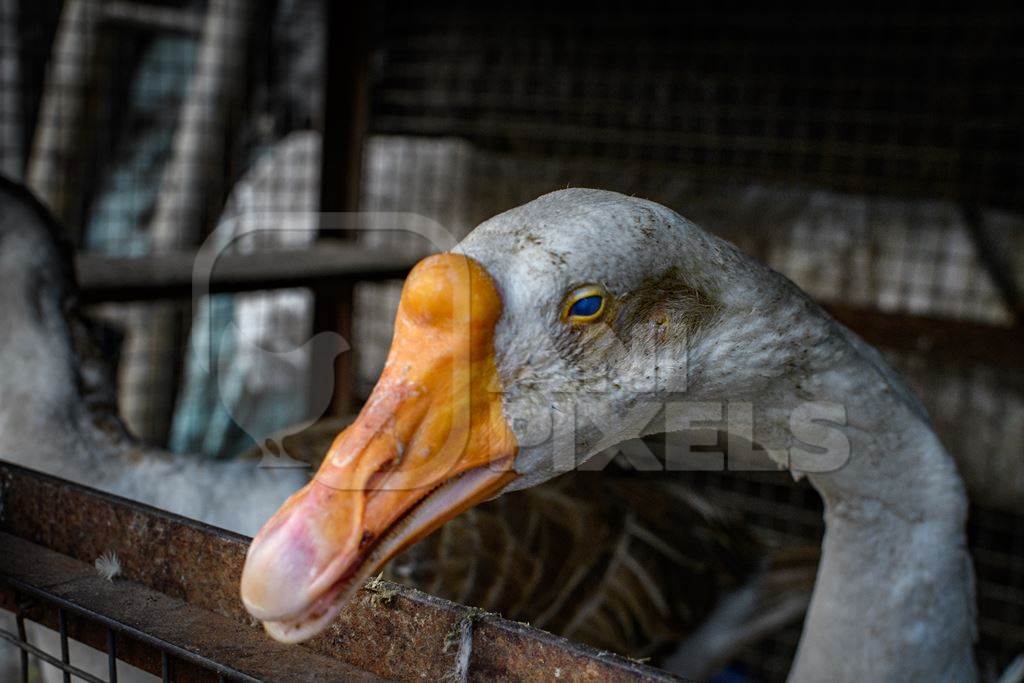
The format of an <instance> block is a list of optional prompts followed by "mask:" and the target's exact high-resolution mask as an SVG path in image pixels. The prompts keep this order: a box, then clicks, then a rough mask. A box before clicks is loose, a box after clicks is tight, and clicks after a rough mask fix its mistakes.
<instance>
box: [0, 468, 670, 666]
mask: <svg viewBox="0 0 1024 683" xmlns="http://www.w3.org/2000/svg"><path fill="white" fill-rule="evenodd" d="M248 542H249V539H247V538H245V537H243V536H239V535H237V534H233V533H229V532H226V531H223V530H220V529H216V528H214V527H210V526H208V525H205V524H202V523H199V522H195V521H192V520H189V519H185V518H183V517H179V516H176V515H173V514H169V513H166V512H163V511H161V510H157V509H154V508H151V507H148V506H146V505H142V504H138V503H134V502H131V501H127V500H124V499H121V498H118V497H116V496H111V495H108V494H105V493H101V492H98V491H95V490H92V489H88V488H86V487H83V486H79V485H77V484H73V483H71V482H67V481H64V480H61V479H57V478H55V477H50V476H47V475H43V474H39V473H36V472H33V471H31V470H27V469H24V468H21V467H18V466H15V465H11V464H7V463H4V462H2V461H0V548H3V551H2V552H0V608H2V609H5V610H7V611H10V612H14V613H16V614H17V615H19V617H20V618H19V620H18V626H19V629H18V631H19V633H12V632H5V633H4V634H2V635H0V639H2V640H4V641H7V642H6V643H0V645H2V646H7V647H9V646H10V645H9V644H8V643H11V642H13V643H14V644H15V645H16V646H18V647H20V648H22V651H23V652H24V653H25V655H24V656H23V658H22V659H23V660H26V659H27V658H28V654H32V655H35V656H41V655H40V653H39V652H36V651H35V650H37V649H39V648H35V649H32V648H34V646H32V645H27V646H26V644H25V641H26V638H25V631H24V625H25V621H32V622H37V623H40V624H42V625H44V626H47V627H49V628H51V629H54V630H57V631H58V632H59V634H60V639H61V642H62V643H63V644H64V647H62V648H61V649H62V653H61V655H63V656H57V655H55V654H54V653H52V652H51V653H49V654H48V656H49V657H50V659H46V658H45V657H43V659H44V660H45V661H47V662H48V663H50V664H53V665H55V666H57V667H58V668H59V669H61V670H62V671H63V672H65V674H66V676H67V677H68V678H70V676H72V675H74V676H77V677H78V678H83V679H84V680H87V681H101V682H102V681H103V679H102V678H98V677H96V676H95V674H92V677H89V676H88V675H87V676H82V673H85V672H80V671H76V670H75V662H74V661H70V662H69V661H68V657H67V646H66V644H67V642H68V640H69V639H71V640H75V641H79V642H82V643H85V644H87V645H89V646H90V647H92V648H95V649H96V650H99V651H101V652H105V653H107V657H108V660H109V662H110V666H111V671H112V672H113V673H114V674H115V675H116V671H113V668H112V667H113V664H114V660H115V659H117V660H121V661H125V662H127V663H129V664H131V665H133V666H136V667H138V668H140V669H143V670H145V671H149V672H152V673H154V674H156V675H157V676H163V678H164V680H168V681H170V680H173V681H179V682H182V681H213V680H243V681H256V680H260V681H262V680H282V681H294V680H303V681H308V680H325V681H326V680H346V681H347V680H379V679H390V680H412V679H416V680H442V679H448V680H451V679H453V678H454V679H456V680H457V679H460V678H461V679H466V678H473V679H479V678H493V677H498V678H503V679H505V680H549V679H554V678H558V679H560V680H567V681H661V680H674V679H673V678H672V677H671V676H669V675H668V674H666V673H664V672H661V671H658V670H657V669H653V668H651V667H648V666H644V665H643V664H640V663H637V662H634V661H632V660H628V659H625V658H622V657H619V656H617V655H613V654H609V653H605V652H599V651H597V650H594V649H593V648H589V647H586V646H583V645H580V644H577V643H574V642H572V641H569V640H567V639H564V638H560V637H557V636H554V635H551V634H548V633H545V632H543V631H539V630H537V629H534V628H531V627H529V626H527V625H524V624H519V623H515V622H511V621H508V620H505V619H502V618H501V617H499V616H496V615H491V614H480V613H479V612H478V611H477V610H474V609H472V608H469V607H464V606H461V605H457V604H454V603H451V602H448V601H446V600H441V599H439V598H434V597H432V596H429V595H425V594H423V593H420V592H418V591H415V590H412V589H410V588H406V587H403V586H400V585H397V584H391V583H387V582H383V581H381V582H377V583H375V585H374V586H372V587H370V588H364V589H363V590H362V591H360V592H359V594H358V595H357V596H356V598H355V599H354V600H353V601H352V603H351V604H350V605H349V606H348V607H347V608H346V609H345V610H343V612H342V614H341V615H340V616H339V618H338V619H337V620H336V621H335V622H334V623H333V624H332V625H331V626H330V627H329V628H328V629H327V631H326V632H325V633H324V634H323V635H321V636H318V637H317V638H314V639H312V640H311V641H309V642H308V643H306V644H303V645H301V646H286V645H281V644H279V643H276V642H274V641H272V640H271V639H269V638H268V637H267V636H266V635H265V634H264V633H263V632H262V630H261V629H260V628H259V626H258V624H256V623H254V622H253V620H252V619H251V618H250V617H249V615H248V614H247V613H246V612H245V611H244V609H243V607H242V605H241V602H240V600H239V598H238V580H239V577H240V575H241V569H242V562H243V560H244V557H245V550H246V547H247V545H248ZM109 553H113V554H116V556H117V558H118V560H119V563H120V566H121V575H120V576H119V577H118V578H115V579H114V580H113V581H110V580H108V579H106V578H104V577H103V576H101V575H100V573H99V572H98V571H97V570H96V568H95V567H94V566H93V564H92V563H93V562H94V561H95V559H96V558H98V557H100V556H101V555H103V554H109ZM109 680H115V679H114V678H110V679H109Z"/></svg>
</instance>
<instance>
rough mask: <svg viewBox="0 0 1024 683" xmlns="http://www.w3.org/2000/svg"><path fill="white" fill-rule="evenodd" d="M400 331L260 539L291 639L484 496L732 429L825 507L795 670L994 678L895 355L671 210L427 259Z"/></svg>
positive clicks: (261, 595)
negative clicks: (655, 443) (597, 461)
mask: <svg viewBox="0 0 1024 683" xmlns="http://www.w3.org/2000/svg"><path fill="white" fill-rule="evenodd" d="M581 291H583V292H584V293H583V294H579V292H581ZM595 292H597V294H595ZM587 296H599V297H600V298H601V302H600V303H601V305H600V307H598V308H596V309H595V306H593V305H591V303H592V302H587V305H586V306H583V307H582V308H579V311H581V313H579V314H578V313H576V311H577V307H576V305H575V304H576V302H578V301H582V300H583V299H584V298H586V297H587ZM459 302H462V303H461V304H460V303H459ZM595 310H596V311H597V312H596V313H594V311H595ZM395 329H396V331H395V338H394V341H393V345H392V351H391V354H390V356H389V360H388V364H387V366H386V367H385V370H384V372H383V374H382V376H381V379H380V381H379V382H378V385H377V387H376V389H375V390H374V393H373V395H372V396H371V398H370V401H369V402H368V404H367V406H366V407H365V408H364V410H363V412H362V413H361V415H360V417H359V419H358V420H357V422H356V423H355V424H354V425H353V426H352V427H350V428H349V429H348V430H346V432H344V433H343V434H342V435H341V436H340V437H339V438H338V439H337V440H336V441H335V443H334V445H333V446H332V449H331V452H330V453H329V454H328V457H327V458H326V459H325V461H324V464H323V465H322V466H321V469H320V472H319V473H318V474H317V476H316V477H315V478H314V479H313V481H312V482H311V483H310V484H309V485H307V486H306V487H305V488H304V489H303V490H302V491H301V492H300V493H298V494H296V495H295V496H293V497H292V498H291V499H290V500H289V502H288V503H287V504H286V505H285V506H283V507H282V509H281V510H280V511H278V513H277V515H275V517H274V518H273V519H272V520H271V521H270V522H269V523H268V524H267V525H266V526H265V527H264V529H263V530H262V531H261V532H260V534H259V535H258V536H257V538H256V539H255V541H254V543H253V545H252V546H251V548H250V552H249V556H248V559H247V564H246V568H245V571H244V573H243V580H242V595H243V601H244V602H245V603H246V606H247V608H248V609H249V610H250V612H251V613H252V614H253V615H254V616H257V617H258V618H260V619H261V620H263V621H264V623H265V625H266V627H267V629H268V631H269V632H270V633H271V634H272V635H274V636H275V637H277V638H279V639H281V640H285V641H293V640H301V639H303V638H305V637H308V636H310V635H312V634H313V633H315V632H317V631H318V630H319V629H321V628H323V627H324V626H325V625H326V623H327V622H328V621H329V620H330V618H331V617H332V616H333V614H335V613H336V611H337V609H340V605H341V604H343V603H344V601H345V600H346V599H347V596H348V595H350V594H351V591H352V590H354V588H353V587H352V586H354V585H357V584H358V583H359V581H358V579H359V578H360V577H362V576H366V575H368V574H369V573H372V572H373V571H374V570H375V569H376V568H377V567H378V566H380V565H381V564H382V563H383V562H384V561H386V560H387V559H388V558H389V557H391V556H393V555H395V554H397V553H398V552H400V551H401V550H402V549H403V548H404V547H406V546H408V545H410V544H411V543H412V542H414V541H415V540H417V539H418V538H420V537H422V535H424V534H425V533H426V532H428V531H429V530H430V529H432V528H434V527H436V526H437V525H439V524H440V523H442V522H443V521H444V520H445V519H447V518H448V517H451V516H452V515H454V514H458V513H459V512H461V511H462V510H464V509H465V508H466V507H469V506H472V505H473V504H475V503H478V502H480V501H481V500H482V499H485V498H487V497H490V496H493V495H494V494H495V493H497V492H500V491H511V490H516V489H522V488H528V487H531V486H535V485H537V484H540V483H541V482H544V481H546V480H548V479H551V478H553V477H555V476H558V475H560V474H563V473H564V472H566V471H568V470H571V469H572V468H573V466H574V465H576V464H577V463H579V462H584V461H587V460H588V459H590V458H592V457H593V456H594V455H595V454H597V453H599V452H601V451H603V450H604V449H606V448H608V447H609V446H612V445H614V444H617V443H620V442H622V441H624V440H626V439H629V438H634V437H637V436H641V435H644V434H653V433H659V432H668V433H670V434H685V435H688V437H687V438H690V439H692V438H693V434H694V430H695V428H698V427H700V426H702V425H704V424H707V423H708V422H712V423H716V422H717V423H719V424H722V423H724V428H725V429H726V430H727V431H728V432H729V433H730V434H736V435H738V436H740V437H742V438H745V439H747V440H749V441H751V442H753V443H756V444H758V445H759V446H761V447H762V448H761V449H760V450H754V451H751V453H750V454H749V455H750V457H751V458H752V459H753V461H760V462H761V463H762V464H766V463H771V464H774V465H776V466H779V467H783V468H787V469H789V470H790V471H791V472H792V473H793V474H794V476H798V477H799V476H806V477H808V479H809V480H810V482H811V484H812V485H813V486H814V487H815V488H816V489H817V490H818V492H819V493H820V494H821V496H822V498H823V500H824V503H825V509H826V513H825V517H826V527H827V530H826V534H825V538H824V541H823V546H822V561H821V565H820V568H819V571H818V576H817V582H816V585H815V588H814V594H813V597H812V600H811V605H810V609H809V611H808V616H807V619H806V621H805V625H804V631H803V635H802V638H801V642H800V646H799V649H798V653H797V657H796V661H795V662H794V664H793V668H792V670H791V673H790V678H791V679H792V680H797V681H814V680H849V681H862V680H877V681H903V680H973V679H974V678H975V676H976V673H975V667H974V660H973V653H972V644H973V639H974V596H973V575H972V568H971V563H970V558H969V555H968V553H967V549H966V538H965V532H964V521H965V515H966V496H965V492H964V488H963V485H962V482H961V480H960V478H959V476H958V474H957V472H956V467H955V465H954V463H953V461H952V459H951V458H950V457H949V455H948V454H947V453H946V451H945V450H944V449H943V447H942V445H941V443H940V442H939V440H938V438H937V437H936V436H935V434H934V432H933V430H932V428H931V426H930V424H929V421H928V418H927V416H926V415H925V412H924V410H923V409H922V408H921V406H920V404H919V403H918V401H917V400H916V398H915V397H914V396H913V394H912V393H911V392H910V391H909V390H908V389H907V388H906V386H905V385H904V384H903V382H902V381H901V380H900V378H899V377H897V376H896V374H895V373H894V372H892V371H891V370H890V369H889V368H888V366H887V365H886V364H885V362H884V361H883V360H882V359H881V357H880V355H879V354H878V353H877V352H876V351H875V350H874V349H872V348H870V347H869V346H867V345H866V344H865V343H863V342H862V341H861V340H859V339H858V338H857V337H856V336H855V335H854V334H853V333H852V332H850V331H849V330H847V329H846V328H844V327H842V326H841V325H839V324H838V323H837V322H835V321H834V320H833V319H831V318H830V317H829V316H828V315H827V314H826V313H825V312H824V311H823V310H822V309H820V308H819V307H818V306H817V305H816V304H814V303H813V302H812V301H811V300H810V299H809V298H808V297H807V296H806V295H804V294H803V293H802V292H801V291H800V290H799V289H798V288H797V287H796V286H795V285H793V284H792V283H790V282H789V281H788V280H786V279H785V278H784V277H782V276H781V275H779V274H777V273H775V272H773V271H771V270H769V269H767V268H766V267H764V266H762V265H760V264H758V263H756V262H754V261H753V260H751V259H749V258H747V257H746V256H744V255H743V254H741V253H740V252H739V251H737V250H736V249H735V248H734V247H732V246H731V245H729V244H727V243H725V242H723V241H721V240H719V239H717V238H714V237H712V236H710V235H709V234H707V233H705V232H703V231H702V230H701V229H699V228H698V227H696V226H694V225H693V224H691V223H689V222H687V221H686V220H685V219H683V218H681V217H680V216H679V215H678V214H675V213H674V212H672V211H670V210H669V209H667V208H665V207H663V206H660V205H658V204H654V203H652V202H647V201H644V200H640V199H636V198H632V197H626V196H623V195H619V194H616V193H611V192H603V191H596V190H579V189H576V190H564V191H560V192H555V193H552V194H549V195H545V196H543V197H541V198H539V199H537V200H535V201H533V202H531V203H529V204H526V205H524V206H522V207H519V208H516V209H513V210H511V211H508V212H506V213H503V214H500V215H499V216H496V217H495V218H493V219H491V220H489V221H486V222H485V223H483V224H481V225H480V226H478V227H477V228H476V229H475V230H474V231H473V232H472V233H470V235H469V236H468V237H467V238H466V239H465V240H464V241H463V242H462V243H460V244H459V245H458V246H457V247H456V249H455V250H454V251H453V252H452V253H449V254H442V255H438V256H433V257H430V258H428V259H426V260H425V261H424V262H423V263H421V264H420V265H419V266H417V268H416V269H414V270H413V272H412V273H411V274H410V277H409V279H408V280H407V282H406V285H405V289H404V290H403V296H402V302H401V304H400V307H399V312H398V316H397V319H396V324H395ZM459 425H461V426H459ZM453 428H455V431H454V432H453V431H452V430H453ZM446 429H447V430H448V432H451V433H458V434H462V435H464V439H462V440H456V441H455V442H453V441H451V440H448V439H447V438H446V436H445V434H442V432H445V430H446ZM670 438H671V437H670ZM669 457H671V454H670V455H669ZM398 484H401V485H400V486H398ZM376 539H380V540H379V541H378V540H376ZM299 548H306V549H307V551H305V553H304V554H303V553H300V552H299V551H298V549H299ZM308 577H314V578H313V579H312V580H311V579H309V578H308ZM269 586H274V587H275V589H276V593H271V592H269V590H268V587H269ZM313 615H316V616H313Z"/></svg>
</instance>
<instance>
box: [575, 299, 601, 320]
mask: <svg viewBox="0 0 1024 683" xmlns="http://www.w3.org/2000/svg"><path fill="white" fill-rule="evenodd" d="M602 305H604V298H603V297H601V295H600V294H593V295H591V296H585V297H583V298H582V299H580V300H578V301H576V302H575V303H573V305H572V306H571V307H570V308H569V315H570V316H572V317H574V318H589V317H590V316H592V315H595V314H596V313H597V312H598V311H600V310H601V306H602Z"/></svg>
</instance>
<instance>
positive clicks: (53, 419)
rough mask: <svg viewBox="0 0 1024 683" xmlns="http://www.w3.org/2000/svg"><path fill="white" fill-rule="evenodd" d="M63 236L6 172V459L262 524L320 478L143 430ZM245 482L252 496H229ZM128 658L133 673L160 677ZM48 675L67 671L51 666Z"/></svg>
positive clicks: (241, 526)
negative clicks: (151, 439)
mask: <svg viewBox="0 0 1024 683" xmlns="http://www.w3.org/2000/svg"><path fill="white" fill-rule="evenodd" d="M60 236H61V229H60V226H59V225H58V224H57V223H56V221H55V220H54V218H53V217H52V215H51V214H50V213H49V212H48V211H47V210H46V209H45V208H44V207H43V206H42V204H41V203H40V202H39V201H38V200H37V199H36V198H35V197H34V196H33V195H32V194H31V193H30V192H29V191H28V190H27V189H25V188H23V187H22V186H20V185H18V184H16V183H13V182H11V181H9V180H6V179H4V178H3V177H2V176H0V282H2V283H3V284H2V287H3V292H4V296H3V297H0V320H2V321H3V322H4V326H3V330H2V331H0V459H3V460H7V461H9V462H13V463H15V464H18V465H22V466H25V467H29V468H32V469H35V470H39V471H42V472H45V473H47V474H52V475H55V476H58V477H62V478H64V479H69V480H72V481H75V482H78V483H81V484H84V485H86V486H91V487H93V488H97V489H100V490H103V491H107V492H109V493H113V494H116V495H119V496H123V497H125V498H130V499H133V500H137V501H140V502H144V503H147V504H150V505H154V506H156V507H160V508H163V509H165V510H169V511H172V512H175V513H178V514H181V515H185V516H187V517H191V518H193V519H199V520H201V521H204V522H207V523H210V524H213V525H215V526H219V527H221V528H225V529H229V530H232V531H236V532H239V533H243V534H247V535H251V534H253V533H255V531H256V530H258V529H259V527H260V525H261V524H262V522H263V521H265V520H266V518H267V517H268V516H269V515H270V514H272V513H273V511H274V510H275V509H277V507H278V506H279V505H280V504H281V503H282V502H283V501H284V500H285V499H286V498H287V497H288V496H289V495H290V494H292V493H293V492H294V491H295V490H296V489H297V488H299V487H300V486H302V485H303V484H304V483H305V482H306V481H307V480H308V479H309V474H308V471H307V470H306V469H298V468H261V467H258V466H257V465H258V461H254V460H234V461H213V460H209V459H202V458H199V457H197V456H194V455H187V454H174V453H168V452H166V451H163V450H160V449H156V448H151V447H148V446H146V445H144V444H142V443H140V442H139V441H137V440H136V439H135V438H134V437H132V436H131V435H130V434H129V432H128V430H127V429H126V428H125V426H124V423H123V422H122V420H121V418H120V416H119V415H118V413H117V407H116V396H115V391H114V388H113V387H114V383H113V381H112V377H111V374H112V373H111V372H110V370H109V363H108V362H107V357H106V354H105V353H104V349H103V348H102V346H101V345H100V344H99V343H97V333H98V332H99V329H98V328H97V326H95V325H93V324H92V323H90V322H89V320H88V319H86V318H85V317H83V316H82V315H81V314H80V313H79V311H78V309H77V303H76V302H77V290H76V288H75V284H74V276H73V273H72V266H71V258H70V250H69V249H68V247H67V245H66V244H64V243H63V241H62V240H61V237H60ZM239 490H242V491H245V492H246V496H245V499H244V502H240V501H239V499H238V497H236V496H231V495H224V492H225V491H239ZM2 616H5V615H4V614H0V617H2ZM29 628H30V635H29V637H30V639H31V640H32V641H33V642H34V643H35V644H36V645H41V646H42V647H43V648H44V649H47V650H49V651H50V652H59V649H58V647H59V646H58V643H59V640H58V636H57V634H56V633H54V632H53V631H50V630H48V629H44V628H43V627H41V626H39V627H37V626H36V625H34V624H30V625H29ZM71 657H72V661H73V662H74V663H75V665H76V666H78V667H80V668H84V669H85V670H86V671H90V672H92V673H94V674H95V675H102V676H105V675H106V673H107V662H106V655H101V654H100V653H97V652H96V651H95V650H92V649H90V648H87V647H86V646H84V645H81V644H79V643H77V642H72V643H71ZM122 666H123V669H124V670H123V671H122V672H121V673H122V680H125V679H126V678H127V679H128V680H133V681H134V680H156V679H154V678H153V677H152V676H148V675H146V674H144V672H142V671H140V670H138V669H134V668H131V667H127V666H126V665H122ZM18 667H19V664H18V657H17V656H16V654H15V653H14V651H13V649H12V648H9V647H4V648H3V650H2V651H0V677H3V678H4V680H7V679H8V678H9V679H10V680H14V679H15V678H16V677H17V676H19V675H20V674H18V673H16V672H17V671H18ZM41 673H42V674H43V676H44V680H51V679H52V680H60V674H59V673H58V672H57V671H56V670H55V669H52V668H50V667H49V666H45V667H43V668H42V671H41ZM125 674H128V675H127V676H125Z"/></svg>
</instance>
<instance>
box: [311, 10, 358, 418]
mask: <svg viewBox="0 0 1024 683" xmlns="http://www.w3.org/2000/svg"><path fill="white" fill-rule="evenodd" d="M369 28H370V22H369V12H368V9H367V7H366V6H365V5H364V4H363V3H358V2H353V3H347V2H329V3H327V36H326V56H325V57H326V59H325V62H324V63H325V71H326V73H325V78H324V88H325V93H324V111H323V121H322V126H321V128H322V130H323V152H322V155H321V167H320V211H321V213H322V214H324V215H323V216H322V217H321V223H320V226H321V227H320V239H331V238H335V239H339V238H340V239H345V240H351V241H354V240H355V238H356V235H355V234H354V233H339V232H337V231H331V230H329V228H330V227H331V220H332V219H331V216H330V214H336V213H351V212H354V211H358V209H359V189H360V179H361V176H362V171H363V142H364V140H365V137H366V119H367V108H368V107H367V96H368V93H367V68H368V55H369V42H370V41H369V36H368V35H367V34H368V31H369ZM315 297H316V303H315V312H314V315H313V333H314V334H315V333H318V332H324V331H330V332H336V333H337V334H340V335H341V336H342V337H343V338H345V339H346V340H349V339H350V338H351V335H352V304H353V288H352V286H345V287H340V288H330V289H324V288H321V289H318V290H317V291H316V292H315ZM355 375H356V368H355V363H354V361H353V354H352V352H351V351H347V352H345V353H342V354H341V355H339V356H338V358H337V360H336V361H335V365H334V398H333V399H332V401H331V404H330V407H329V408H328V413H329V414H331V415H342V414H345V413H348V412H350V411H351V409H352V404H353V400H354V390H355V380H356V376H355ZM314 381H315V378H314Z"/></svg>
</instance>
